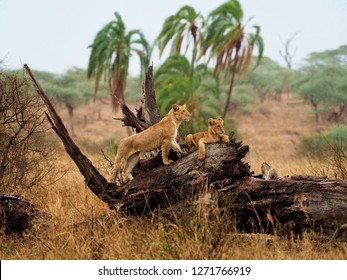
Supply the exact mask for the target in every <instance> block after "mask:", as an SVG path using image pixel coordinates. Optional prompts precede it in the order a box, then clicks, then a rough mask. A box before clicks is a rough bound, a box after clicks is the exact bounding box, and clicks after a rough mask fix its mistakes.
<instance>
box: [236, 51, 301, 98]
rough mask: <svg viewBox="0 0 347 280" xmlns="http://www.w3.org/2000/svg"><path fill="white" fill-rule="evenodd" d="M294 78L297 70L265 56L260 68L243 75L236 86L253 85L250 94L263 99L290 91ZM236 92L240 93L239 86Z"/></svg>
mask: <svg viewBox="0 0 347 280" xmlns="http://www.w3.org/2000/svg"><path fill="white" fill-rule="evenodd" d="M294 78H295V71H293V70H288V69H286V68H283V67H281V66H280V65H279V64H278V63H277V62H275V61H273V60H271V59H270V58H268V57H263V59H262V61H261V63H260V64H259V66H258V68H257V69H256V70H255V69H252V70H250V71H249V72H248V73H247V75H245V76H242V77H241V78H240V79H239V80H238V81H237V82H236V87H238V86H240V85H243V86H245V85H248V86H249V87H252V88H253V91H251V93H250V95H251V96H253V97H254V98H257V97H259V98H260V100H261V101H263V100H264V99H265V97H266V96H269V95H276V94H281V93H283V92H288V91H289V87H290V83H291V81H292V80H293V79H294ZM235 92H236V94H239V90H238V89H237V88H235ZM233 100H235V99H233ZM253 101H256V100H253Z"/></svg>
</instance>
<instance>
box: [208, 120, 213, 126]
mask: <svg viewBox="0 0 347 280" xmlns="http://www.w3.org/2000/svg"><path fill="white" fill-rule="evenodd" d="M208 124H209V126H212V125H214V119H212V118H210V119H208Z"/></svg>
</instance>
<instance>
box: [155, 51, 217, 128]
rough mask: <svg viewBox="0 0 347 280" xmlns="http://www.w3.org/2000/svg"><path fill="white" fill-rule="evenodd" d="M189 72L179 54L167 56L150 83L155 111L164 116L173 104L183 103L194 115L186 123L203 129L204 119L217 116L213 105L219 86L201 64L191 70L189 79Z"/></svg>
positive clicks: (188, 67)
mask: <svg viewBox="0 0 347 280" xmlns="http://www.w3.org/2000/svg"><path fill="white" fill-rule="evenodd" d="M190 73H192V69H191V65H190V63H189V60H188V59H187V57H185V56H183V55H179V54H175V55H171V56H170V57H168V58H167V59H166V60H165V62H164V63H163V64H162V65H161V66H160V67H159V68H158V69H157V71H156V73H155V75H154V82H155V85H156V95H157V100H158V104H159V109H160V111H161V112H162V114H164V113H166V112H167V111H168V110H169V108H170V107H171V105H172V104H173V103H176V102H184V103H187V104H188V106H189V109H190V112H191V113H192V115H193V116H194V117H193V121H192V122H190V124H191V125H193V126H194V127H195V129H200V128H201V129H204V128H205V126H206V119H207V118H208V117H211V116H214V115H215V116H217V115H219V114H220V113H221V112H220V109H219V106H218V102H215V101H216V100H218V99H219V94H220V83H219V79H218V77H215V78H213V77H212V73H211V72H209V69H206V66H205V65H203V64H201V65H198V66H196V67H195V71H194V75H193V77H190ZM201 126H202V127H201Z"/></svg>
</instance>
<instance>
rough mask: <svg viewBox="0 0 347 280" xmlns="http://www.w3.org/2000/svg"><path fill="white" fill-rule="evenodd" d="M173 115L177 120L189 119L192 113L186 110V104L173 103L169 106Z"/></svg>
mask: <svg viewBox="0 0 347 280" xmlns="http://www.w3.org/2000/svg"><path fill="white" fill-rule="evenodd" d="M171 110H172V112H173V115H174V116H175V118H176V119H177V120H178V121H181V122H182V121H186V122H188V121H190V119H191V118H192V115H191V114H190V113H189V112H188V110H187V107H186V105H185V104H184V105H178V104H173V105H172V108H171Z"/></svg>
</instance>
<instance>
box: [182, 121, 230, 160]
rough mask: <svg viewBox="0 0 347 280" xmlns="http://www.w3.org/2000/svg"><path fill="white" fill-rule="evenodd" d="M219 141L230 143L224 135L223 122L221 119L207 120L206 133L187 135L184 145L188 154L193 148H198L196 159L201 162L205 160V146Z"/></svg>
mask: <svg viewBox="0 0 347 280" xmlns="http://www.w3.org/2000/svg"><path fill="white" fill-rule="evenodd" d="M220 140H222V141H223V142H230V140H229V136H228V135H226V134H224V121H223V119H221V118H218V119H212V118H210V119H208V129H207V131H201V132H197V133H195V134H188V135H187V137H186V145H187V148H188V151H189V152H192V151H193V150H194V148H195V147H199V155H198V159H199V160H202V159H204V158H205V144H207V143H215V142H218V141H220Z"/></svg>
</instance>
